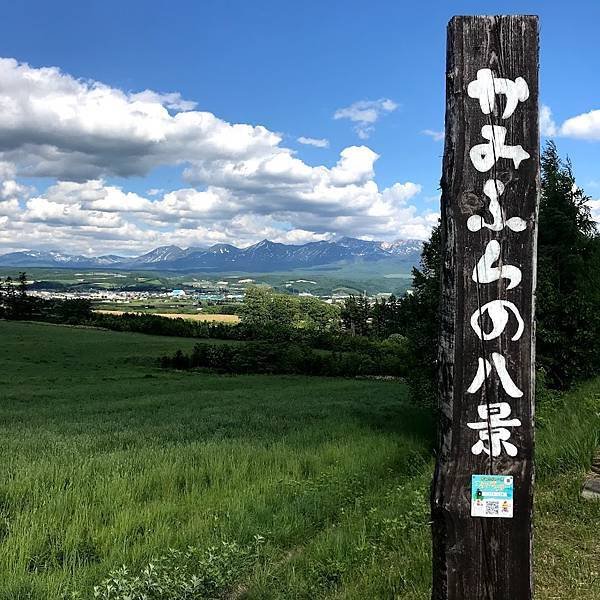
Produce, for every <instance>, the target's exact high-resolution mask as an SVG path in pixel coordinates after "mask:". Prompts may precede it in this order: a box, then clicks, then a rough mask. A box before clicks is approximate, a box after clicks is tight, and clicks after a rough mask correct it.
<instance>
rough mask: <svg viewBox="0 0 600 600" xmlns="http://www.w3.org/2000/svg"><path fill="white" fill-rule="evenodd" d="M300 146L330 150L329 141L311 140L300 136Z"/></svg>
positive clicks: (322, 139)
mask: <svg viewBox="0 0 600 600" xmlns="http://www.w3.org/2000/svg"><path fill="white" fill-rule="evenodd" d="M298 142H299V143H300V144H304V145H305V146H315V147H316V148H329V140H328V139H325V138H311V137H304V136H300V137H299V138H298Z"/></svg>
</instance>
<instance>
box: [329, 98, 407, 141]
mask: <svg viewBox="0 0 600 600" xmlns="http://www.w3.org/2000/svg"><path fill="white" fill-rule="evenodd" d="M397 108H398V104H396V102H394V101H393V100H390V99H389V98H380V99H379V100H359V101H358V102H354V103H353V104H351V105H350V106H346V107H345V108H338V109H337V110H336V111H335V113H334V115H333V118H334V119H349V120H350V121H352V122H353V123H355V125H354V130H355V131H356V133H357V135H358V137H359V138H360V139H361V140H366V139H367V138H368V137H369V136H370V135H371V133H372V132H373V130H374V128H375V127H374V126H375V123H376V122H377V121H378V120H379V119H380V117H381V116H382V115H384V114H386V113H390V112H393V111H395V110H396V109H397Z"/></svg>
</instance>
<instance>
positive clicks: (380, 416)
mask: <svg viewBox="0 0 600 600" xmlns="http://www.w3.org/2000/svg"><path fill="white" fill-rule="evenodd" d="M0 336H1V339H2V342H3V343H2V345H1V347H0V353H1V360H2V363H1V365H2V366H1V368H0V390H1V392H0V393H1V395H2V396H1V403H0V427H1V432H0V440H1V441H0V450H1V452H2V457H3V460H2V463H1V465H2V466H1V469H2V471H1V477H0V586H1V587H0V590H1V592H0V598H2V599H6V600H8V599H10V600H25V599H26V598H27V599H33V600H42V599H43V600H48V599H55V598H57V599H58V598H71V597H72V596H71V593H72V592H79V594H80V595H79V596H77V597H81V598H92V597H93V586H94V585H98V584H100V582H101V581H102V580H103V579H105V578H106V577H107V576H108V573H109V571H111V570H112V569H115V568H117V567H119V566H120V565H122V564H125V565H127V567H128V569H129V572H130V573H133V574H135V573H137V572H138V571H139V570H140V569H141V568H143V567H144V566H145V565H147V564H148V563H149V562H151V561H153V559H155V558H156V557H159V556H161V555H164V554H165V553H167V551H168V549H169V548H175V549H181V550H184V549H185V548H186V547H187V546H195V547H197V548H199V549H200V550H206V549H208V548H209V547H214V550H212V551H211V556H212V557H213V558H212V559H211V560H213V562H211V565H212V566H211V568H210V569H208V571H207V572H208V573H209V574H210V576H211V577H213V578H214V580H215V589H216V590H217V593H216V594H215V596H213V597H227V598H246V599H254V600H259V599H260V600H263V599H306V600H308V599H313V598H328V599H334V598H335V599H342V598H344V599H358V598H375V599H377V598H381V599H387V598H390V599H392V598H403V599H404V598H405V599H411V600H412V599H423V600H425V599H426V598H428V596H429V579H430V544H429V536H430V532H429V525H428V520H429V515H428V501H427V494H428V485H429V481H430V478H431V468H432V459H431V447H432V443H433V441H432V437H433V436H432V422H431V418H430V417H429V416H428V413H427V411H424V410H423V411H422V410H418V409H416V408H414V407H411V405H410V404H408V402H407V397H406V390H405V389H404V387H403V385H402V384H399V383H397V382H393V381H392V382H391V381H368V380H350V379H334V378H317V377H311V378H303V377H279V376H278V377H275V376H236V377H231V376H218V375H210V374H199V373H193V372H174V371H165V370H161V369H159V368H158V367H157V366H156V359H157V357H158V356H160V355H162V354H167V353H172V352H173V351H174V350H176V349H178V348H181V349H182V350H184V351H187V350H190V349H191V348H192V346H193V345H194V344H195V343H197V342H198V340H194V339H185V338H168V337H154V336H145V335H139V334H130V333H116V332H108V331H102V330H96V329H91V328H77V327H61V326H54V325H46V324H34V323H15V322H0ZM567 407H568V408H567ZM599 414H600V382H598V381H596V382H590V383H589V384H588V385H587V386H585V387H583V388H581V389H580V390H578V391H576V392H574V393H572V394H571V395H570V396H568V397H567V398H565V399H564V400H563V399H545V400H544V402H543V403H542V406H541V407H540V423H539V425H540V426H539V431H538V453H537V463H538V473H539V477H538V488H537V489H538V494H537V514H536V557H537V573H536V577H537V579H536V582H537V590H538V591H537V598H540V599H544V600H550V599H555V598H556V599H565V600H567V599H580V600H592V599H593V598H597V590H598V587H599V586H600V575H599V573H598V571H599V569H598V564H600V543H599V542H598V536H597V524H598V522H599V519H600V503H596V504H594V503H585V502H581V501H580V500H579V497H578V492H579V487H580V483H581V480H582V477H583V476H584V474H585V471H586V469H587V467H588V466H589V462H590V459H591V453H592V450H593V448H594V446H595V445H596V444H598V441H599V440H598V432H599V430H600V417H599V416H598V415H599ZM215 557H216V558H215ZM215 573H216V574H215ZM203 576H208V575H206V573H204V574H203Z"/></svg>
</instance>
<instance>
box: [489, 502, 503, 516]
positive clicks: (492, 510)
mask: <svg viewBox="0 0 600 600" xmlns="http://www.w3.org/2000/svg"><path fill="white" fill-rule="evenodd" d="M499 510H500V503H499V502H491V501H490V500H488V501H487V502H486V503H485V514H486V515H497V514H498V512H499Z"/></svg>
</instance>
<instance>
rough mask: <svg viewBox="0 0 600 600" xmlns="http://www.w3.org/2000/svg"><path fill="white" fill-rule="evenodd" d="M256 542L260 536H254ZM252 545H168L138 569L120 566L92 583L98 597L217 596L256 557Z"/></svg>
mask: <svg viewBox="0 0 600 600" xmlns="http://www.w3.org/2000/svg"><path fill="white" fill-rule="evenodd" d="M256 539H257V544H258V543H259V541H260V540H262V538H260V536H257V538H256ZM257 556H258V555H257V552H256V549H255V548H254V547H252V546H245V547H241V546H238V545H237V544H236V543H230V542H221V544H220V545H219V546H214V547H211V548H208V549H206V550H200V549H198V548H193V547H190V548H188V549H187V550H185V551H180V550H173V549H170V550H169V551H168V552H167V553H166V554H164V555H163V556H161V557H159V558H157V559H156V560H153V561H152V562H150V563H149V564H148V565H146V566H145V567H144V568H143V569H142V570H141V571H139V572H138V573H133V572H132V571H131V570H130V569H129V568H127V567H126V566H123V567H121V568H119V569H116V570H114V571H111V572H110V573H109V575H108V577H107V578H106V579H105V580H104V581H102V583H100V585H97V586H94V598H98V599H100V600H165V599H166V598H168V599H169V600H199V599H201V598H215V597H221V595H222V593H223V592H225V591H226V590H227V589H228V588H230V587H231V586H233V584H234V583H235V582H236V581H237V580H238V579H239V578H240V577H241V576H242V575H243V573H244V572H245V571H246V570H247V569H248V568H249V566H250V565H251V564H252V562H253V561H254V560H256V558H257Z"/></svg>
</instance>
